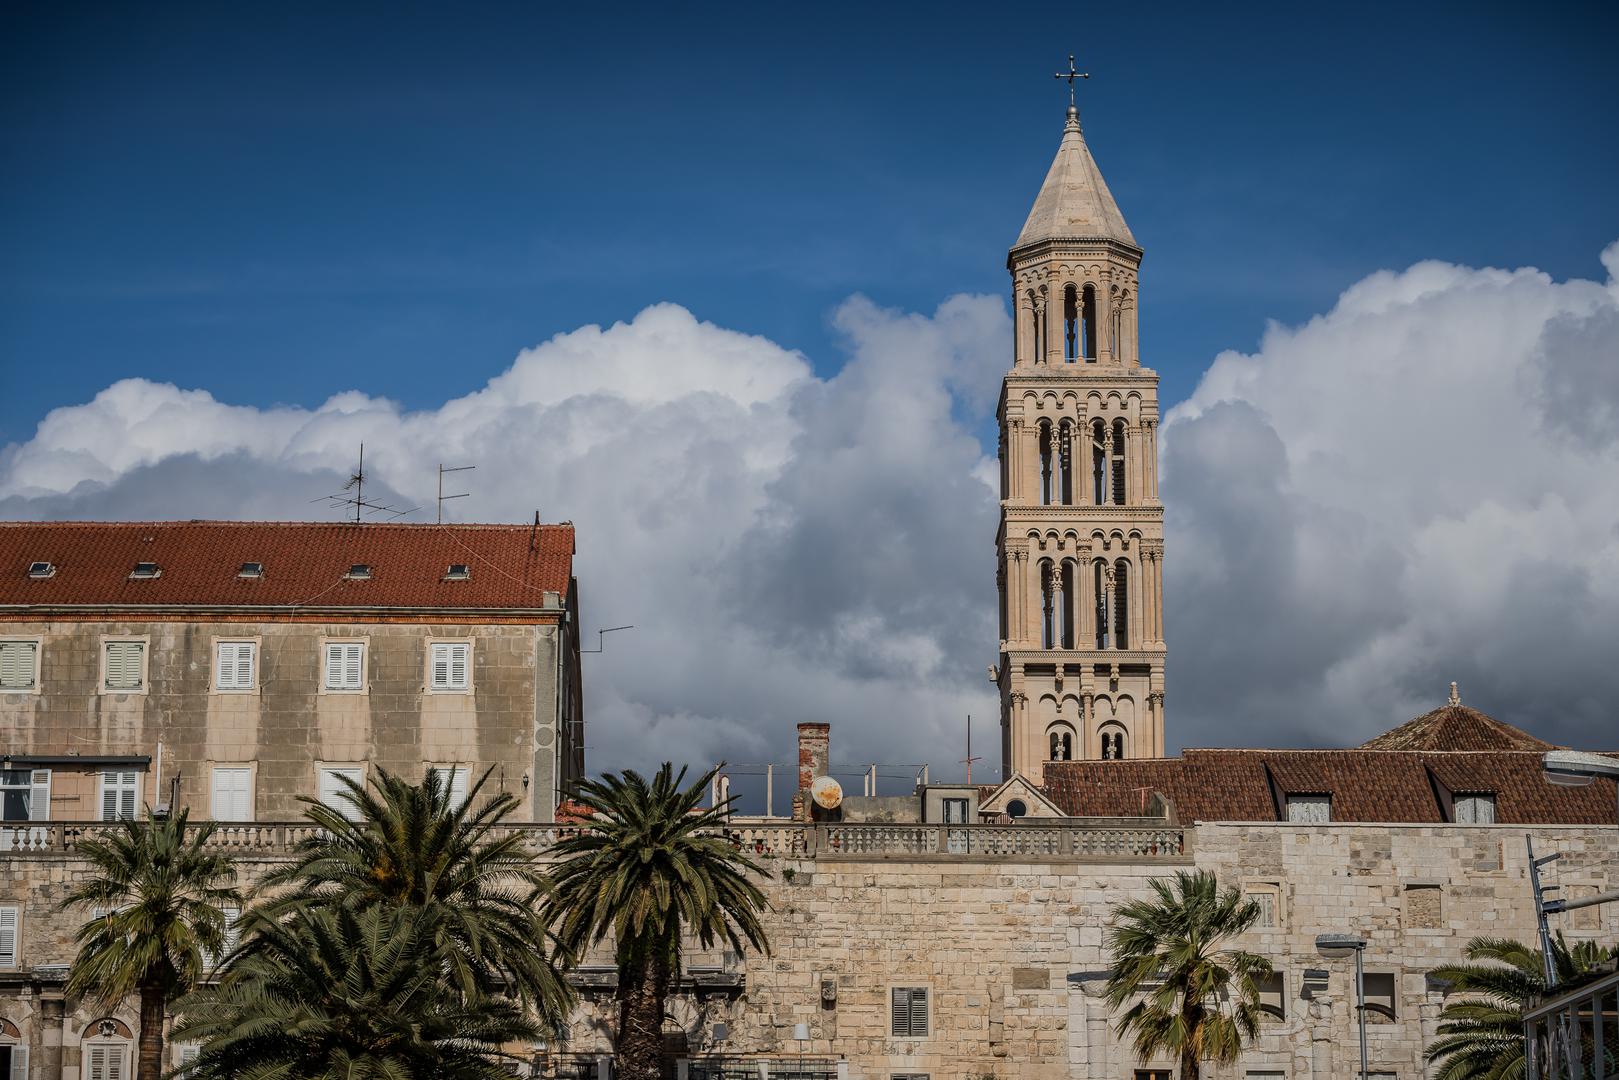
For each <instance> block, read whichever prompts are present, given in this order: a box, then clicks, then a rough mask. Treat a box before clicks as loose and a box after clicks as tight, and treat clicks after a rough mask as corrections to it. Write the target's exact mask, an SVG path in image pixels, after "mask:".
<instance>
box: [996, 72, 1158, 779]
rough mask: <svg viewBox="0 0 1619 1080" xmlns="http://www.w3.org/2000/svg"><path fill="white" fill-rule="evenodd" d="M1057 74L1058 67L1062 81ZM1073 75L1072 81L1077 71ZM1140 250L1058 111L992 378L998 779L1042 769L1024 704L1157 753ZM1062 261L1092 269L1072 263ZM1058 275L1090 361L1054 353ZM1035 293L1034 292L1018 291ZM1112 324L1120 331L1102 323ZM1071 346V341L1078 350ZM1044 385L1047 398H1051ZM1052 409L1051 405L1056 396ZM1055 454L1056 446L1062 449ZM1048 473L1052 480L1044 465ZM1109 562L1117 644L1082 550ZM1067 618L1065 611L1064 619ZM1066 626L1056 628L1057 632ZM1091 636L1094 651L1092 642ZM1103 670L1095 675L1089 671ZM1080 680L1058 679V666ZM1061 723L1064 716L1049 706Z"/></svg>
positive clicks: (1153, 536)
mask: <svg viewBox="0 0 1619 1080" xmlns="http://www.w3.org/2000/svg"><path fill="white" fill-rule="evenodd" d="M1063 77H1064V78H1067V77H1068V76H1066V75H1065V76H1063ZM1072 77H1073V78H1076V79H1077V78H1080V77H1082V76H1080V75H1079V74H1078V73H1077V72H1074V73H1072ZM1141 257H1142V251H1141V247H1140V245H1138V244H1137V243H1136V240H1135V237H1134V235H1133V234H1132V233H1131V232H1130V227H1129V226H1128V225H1127V224H1125V221H1124V215H1123V214H1122V213H1121V212H1120V210H1119V206H1118V203H1117V202H1115V201H1114V198H1113V195H1112V193H1111V192H1110V191H1109V190H1108V187H1107V184H1106V182H1105V181H1104V180H1103V179H1102V174H1101V172H1100V171H1099V170H1098V169H1097V166H1096V160H1095V158H1094V157H1092V155H1091V151H1090V147H1089V145H1088V144H1087V142H1086V140H1085V136H1084V133H1083V132H1082V130H1081V128H1080V123H1079V113H1078V110H1077V109H1076V108H1074V107H1072V106H1070V108H1069V111H1068V117H1067V120H1066V122H1065V124H1064V126H1063V132H1062V141H1061V143H1060V144H1059V146H1058V148H1057V156H1056V158H1055V160H1053V161H1052V163H1051V168H1050V170H1049V171H1048V172H1047V174H1046V179H1045V183H1044V184H1042V185H1041V187H1040V192H1039V194H1038V195H1037V197H1036V198H1035V202H1034V207H1033V208H1032V209H1031V210H1030V212H1029V217H1028V220H1027V221H1026V222H1025V223H1024V226H1023V231H1022V233H1021V234H1020V235H1019V236H1018V239H1017V242H1016V243H1015V244H1014V245H1013V246H1012V249H1011V252H1010V253H1009V255H1008V257H1007V269H1008V270H1010V271H1011V274H1012V280H1013V282H1014V287H1015V295H1014V304H1015V310H1016V311H1017V312H1018V319H1019V322H1018V326H1017V330H1016V336H1017V341H1016V342H1015V344H1014V361H1013V364H1012V366H1011V369H1010V370H1009V371H1008V372H1007V374H1006V376H1005V377H1004V379H1003V380H1002V384H1001V401H1000V408H999V410H998V415H999V417H1000V423H1001V426H1002V428H1001V429H1002V433H1003V436H1004V439H1005V446H1006V454H1007V467H1006V469H1005V470H1004V477H1005V479H1004V480H1003V490H1002V492H1001V495H1002V503H1001V531H1000V534H999V543H1000V544H1001V545H1003V546H1004V550H1005V560H1006V561H1005V564H1004V567H1003V570H1002V571H1001V573H1002V577H1003V586H1002V587H1003V588H1004V589H1006V590H1007V597H1006V605H1007V621H1008V628H1007V635H1006V637H1007V640H1006V643H1005V647H1004V650H1003V652H1002V654H1001V657H1000V663H999V664H998V665H997V666H996V670H997V672H998V675H999V680H1000V690H1001V702H1002V726H1003V730H1004V731H1005V737H1004V738H1003V740H1002V746H1003V754H1004V756H1005V761H1003V763H1002V768H1003V771H1002V775H1003V776H1008V777H1009V776H1011V775H1013V774H1014V773H1021V774H1022V775H1024V776H1025V777H1026V778H1028V779H1030V780H1031V781H1033V782H1035V783H1041V782H1042V780H1043V778H1044V769H1045V766H1046V761H1045V759H1046V758H1047V757H1048V756H1049V753H1048V747H1047V740H1046V732H1045V731H1043V730H1041V731H1035V730H1033V725H1036V724H1040V723H1043V721H1042V720H1041V717H1042V716H1044V715H1045V714H1044V713H1043V712H1042V710H1041V709H1039V708H1034V707H1031V706H1030V704H1029V703H1030V702H1031V701H1032V702H1035V703H1039V702H1040V701H1041V700H1042V699H1043V698H1048V697H1049V698H1055V699H1056V700H1057V701H1059V702H1060V701H1063V700H1064V698H1065V697H1070V696H1074V695H1075V694H1076V693H1077V695H1078V696H1079V697H1080V699H1081V701H1082V703H1083V704H1082V708H1081V713H1080V715H1079V716H1078V717H1075V718H1074V719H1075V720H1076V722H1077V723H1078V724H1079V726H1080V730H1079V732H1078V733H1077V734H1078V738H1077V740H1076V741H1075V752H1076V756H1079V755H1083V756H1088V757H1098V756H1100V754H1101V745H1102V740H1101V734H1102V727H1101V726H1102V725H1108V731H1109V733H1115V732H1117V731H1118V728H1117V727H1115V726H1113V725H1118V726H1122V727H1124V728H1125V729H1126V730H1124V731H1123V732H1122V734H1123V736H1124V738H1123V740H1122V745H1123V747H1124V748H1125V752H1126V753H1127V755H1128V756H1131V757H1147V756H1154V755H1161V754H1162V753H1163V747H1164V737H1163V725H1164V708H1163V686H1164V656H1165V650H1164V643H1163V639H1164V629H1163V587H1162V581H1163V578H1162V551H1163V535H1164V534H1163V507H1162V506H1161V505H1160V504H1159V502H1158V497H1157V472H1158V462H1157V442H1156V427H1157V422H1158V376H1157V373H1156V372H1154V371H1152V370H1151V369H1150V368H1146V367H1142V366H1141V363H1140V361H1141V357H1140V354H1139V351H1138V348H1137V341H1136V315H1137V311H1138V307H1139V300H1138V297H1137V293H1138V291H1139V285H1138V274H1139V270H1140V266H1141ZM1075 267H1090V268H1095V269H1086V270H1079V271H1076V270H1075ZM1070 279H1072V280H1073V281H1074V283H1075V285H1076V289H1078V290H1079V292H1078V297H1079V299H1080V302H1081V304H1083V295H1084V294H1083V289H1084V287H1085V285H1086V284H1089V285H1091V286H1092V287H1093V288H1094V289H1095V290H1096V293H1095V303H1094V306H1093V308H1092V310H1091V312H1090V314H1091V315H1092V317H1093V319H1094V322H1095V328H1094V334H1095V337H1094V343H1095V354H1096V362H1095V363H1087V362H1085V359H1084V358H1083V357H1081V358H1078V359H1077V360H1076V362H1074V363H1067V362H1065V353H1064V349H1065V335H1064V327H1063V319H1064V310H1063V308H1064V294H1063V288H1064V286H1065V285H1066V284H1067V283H1068V282H1069V281H1070ZM1031 290H1032V291H1033V293H1034V299H1033V300H1032V301H1031V300H1030V299H1029V292H1030V291H1031ZM1115 318H1117V320H1118V325H1119V330H1118V332H1117V333H1115V332H1114V330H1113V325H1114V320H1115ZM1081 352H1083V349H1081ZM1053 391H1055V393H1053ZM1059 402H1060V403H1063V404H1060V405H1058V404H1056V403H1059ZM1064 420H1067V421H1068V422H1069V423H1070V425H1071V426H1070V428H1069V442H1068V444H1067V446H1066V447H1063V446H1062V445H1061V444H1060V441H1059V442H1058V444H1057V445H1054V446H1052V447H1051V450H1052V453H1053V456H1054V458H1056V459H1057V460H1055V461H1054V462H1053V464H1054V465H1055V466H1057V467H1058V468H1057V469H1055V470H1054V473H1055V474H1057V475H1066V476H1067V477H1068V491H1069V499H1068V501H1067V502H1064V501H1063V498H1062V493H1061V490H1060V488H1059V489H1058V490H1054V491H1053V492H1052V498H1051V499H1049V500H1043V499H1042V498H1041V477H1040V469H1041V462H1040V438H1039V432H1040V430H1041V427H1042V425H1045V426H1048V427H1049V428H1050V429H1051V430H1052V432H1053V433H1054V438H1057V439H1059V440H1060V436H1059V435H1057V434H1056V433H1059V432H1060V431H1061V430H1062V428H1061V424H1062V422H1063V421H1064ZM1096 421H1100V422H1101V428H1102V439H1103V443H1102V448H1103V451H1104V453H1105V454H1106V473H1105V474H1104V478H1105V480H1106V483H1105V484H1104V487H1103V491H1102V496H1103V497H1102V498H1101V499H1100V500H1098V499H1097V498H1096V497H1095V493H1094V490H1093V484H1094V479H1093V473H1092V462H1093V454H1092V451H1093V443H1092V430H1091V424H1092V423H1093V422H1096ZM1119 422H1122V425H1121V430H1122V432H1123V440H1124V442H1123V445H1122V446H1121V447H1119V450H1120V451H1121V452H1122V455H1123V456H1122V467H1123V468H1124V477H1123V485H1122V490H1123V501H1122V503H1121V502H1119V501H1118V500H1116V499H1115V498H1114V491H1115V487H1114V482H1113V481H1112V479H1111V475H1112V471H1113V469H1114V468H1115V467H1116V466H1115V461H1114V459H1113V456H1112V451H1113V440H1114V431H1115V424H1116V423H1119ZM1064 449H1066V453H1065V454H1064V453H1063V450H1064ZM1054 480H1055V475H1054ZM1033 534H1037V535H1040V536H1050V535H1055V536H1056V537H1058V538H1060V539H1058V540H1057V542H1056V544H1054V545H1052V544H1047V545H1046V546H1045V547H1044V548H1043V549H1042V550H1038V551H1037V550H1034V549H1033V548H1032V546H1031V544H1030V542H1029V541H1028V540H1027V539H1023V538H1027V537H1029V536H1030V535H1033ZM1048 557H1049V559H1050V562H1051V566H1052V567H1053V569H1054V571H1055V580H1054V581H1053V583H1052V585H1051V588H1050V597H1051V600H1052V601H1053V603H1054V611H1053V614H1052V635H1051V641H1050V644H1049V645H1048V644H1047V642H1046V639H1045V636H1044V634H1043V633H1042V631H1043V629H1044V627H1043V620H1044V617H1045V610H1044V602H1045V600H1046V595H1045V590H1044V589H1043V588H1042V584H1043V583H1042V581H1041V576H1042V575H1041V563H1042V560H1044V559H1046V558H1048ZM1065 558H1066V559H1069V560H1071V565H1072V566H1073V572H1074V576H1073V579H1072V580H1071V581H1070V582H1069V583H1068V584H1067V586H1066V587H1065V586H1064V583H1063V581H1062V566H1063V560H1064V559H1065ZM1098 559H1099V560H1102V561H1103V562H1104V563H1105V565H1106V567H1107V568H1108V571H1109V574H1110V576H1111V572H1112V568H1113V567H1114V566H1116V565H1117V564H1118V563H1119V561H1120V560H1125V561H1126V563H1127V564H1128V567H1129V573H1128V574H1127V575H1125V576H1124V577H1123V578H1122V579H1121V580H1120V581H1119V583H1118V584H1117V585H1116V586H1115V588H1116V589H1117V592H1118V593H1119V596H1118V599H1119V600H1121V601H1122V602H1123V604H1124V605H1125V608H1126V609H1127V612H1128V615H1129V623H1130V625H1129V627H1128V634H1127V635H1126V639H1125V642H1124V644H1125V647H1124V648H1119V647H1118V644H1119V643H1118V640H1117V637H1116V636H1115V635H1114V634H1113V633H1112V631H1113V629H1114V628H1113V627H1112V626H1111V625H1109V626H1105V627H1098V626H1097V625H1096V619H1097V599H1098V598H1097V596H1096V590H1095V586H1094V581H1093V577H1094V570H1093V560H1098ZM1065 615H1066V618H1065V617H1064V616H1065ZM1065 625H1066V626H1067V627H1068V630H1069V632H1068V634H1066V635H1065V634H1064V633H1063V627H1064V626H1065ZM1099 630H1105V631H1107V633H1106V634H1105V635H1104V640H1105V641H1106V642H1107V647H1106V648H1098V647H1097V636H1098V631H1099ZM1098 671H1100V672H1103V673H1104V674H1103V675H1100V676H1098V675H1096V674H1095V673H1096V672H1098ZM1065 673H1066V675H1067V677H1068V678H1069V679H1070V680H1073V679H1075V678H1076V676H1077V681H1078V685H1077V686H1074V685H1063V684H1062V681H1061V680H1062V679H1063V677H1064V675H1065ZM1060 715H1062V716H1063V717H1064V718H1065V719H1067V718H1069V717H1071V716H1072V712H1071V711H1068V710H1066V709H1065V710H1063V711H1062V712H1061V713H1060Z"/></svg>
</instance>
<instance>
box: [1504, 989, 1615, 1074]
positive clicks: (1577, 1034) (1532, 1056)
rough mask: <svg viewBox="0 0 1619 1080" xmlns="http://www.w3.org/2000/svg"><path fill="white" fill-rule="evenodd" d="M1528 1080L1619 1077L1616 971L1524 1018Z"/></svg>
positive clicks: (1546, 1002) (1553, 999)
mask: <svg viewBox="0 0 1619 1080" xmlns="http://www.w3.org/2000/svg"><path fill="white" fill-rule="evenodd" d="M1523 1038H1524V1076H1525V1077H1526V1078H1527V1080H1615V1078H1619V971H1615V972H1613V973H1612V974H1610V975H1606V976H1604V977H1603V978H1601V979H1598V980H1597V981H1596V982H1591V983H1586V984H1585V985H1584V986H1580V987H1576V988H1575V989H1573V990H1569V991H1567V992H1566V993H1562V994H1558V995H1556V996H1554V997H1548V998H1544V999H1542V1001H1541V1003H1540V1004H1539V1005H1537V1006H1535V1007H1534V1008H1532V1009H1529V1010H1527V1011H1525V1012H1524V1014H1523Z"/></svg>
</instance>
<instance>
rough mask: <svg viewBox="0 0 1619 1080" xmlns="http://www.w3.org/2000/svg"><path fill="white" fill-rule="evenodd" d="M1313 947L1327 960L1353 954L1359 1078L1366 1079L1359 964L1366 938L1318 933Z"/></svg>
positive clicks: (1363, 1002)
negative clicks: (1358, 1028) (1358, 1021)
mask: <svg viewBox="0 0 1619 1080" xmlns="http://www.w3.org/2000/svg"><path fill="white" fill-rule="evenodd" d="M1315 948H1316V951H1317V952H1319V953H1320V954H1321V955H1322V956H1324V957H1326V958H1327V959H1329V960H1336V959H1339V958H1341V957H1344V956H1348V955H1349V954H1350V953H1354V954H1355V1012H1356V1014H1357V1015H1358V1016H1359V1017H1360V1080H1366V1076H1367V1074H1366V970H1365V968H1364V967H1363V966H1362V964H1361V954H1362V953H1364V952H1365V951H1366V939H1365V938H1363V937H1357V936H1355V935H1354V934H1319V935H1317V936H1316V939H1315Z"/></svg>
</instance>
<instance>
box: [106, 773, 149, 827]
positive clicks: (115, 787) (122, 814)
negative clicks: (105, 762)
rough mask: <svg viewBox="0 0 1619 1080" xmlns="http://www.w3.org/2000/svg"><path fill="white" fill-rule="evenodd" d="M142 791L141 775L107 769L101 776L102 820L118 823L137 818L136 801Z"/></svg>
mask: <svg viewBox="0 0 1619 1080" xmlns="http://www.w3.org/2000/svg"><path fill="white" fill-rule="evenodd" d="M139 790H140V773H138V772H135V771H133V770H124V769H107V770H105V771H104V772H102V774H101V820H102V821H116V820H118V819H119V818H133V817H134V816H135V800H136V798H137V796H138V794H139Z"/></svg>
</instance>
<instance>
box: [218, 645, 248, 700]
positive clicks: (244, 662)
mask: <svg viewBox="0 0 1619 1080" xmlns="http://www.w3.org/2000/svg"><path fill="white" fill-rule="evenodd" d="M257 652H258V646H257V645H255V644H254V643H253V642H251V641H221V642H217V643H216V644H215V645H214V689H215V690H251V689H253V687H254V686H255V685H256V683H255V682H254V668H255V666H256V664H255V661H256V660H257V659H258V657H257V655H256V654H257Z"/></svg>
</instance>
